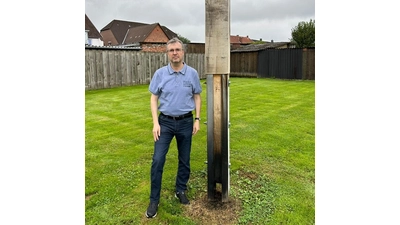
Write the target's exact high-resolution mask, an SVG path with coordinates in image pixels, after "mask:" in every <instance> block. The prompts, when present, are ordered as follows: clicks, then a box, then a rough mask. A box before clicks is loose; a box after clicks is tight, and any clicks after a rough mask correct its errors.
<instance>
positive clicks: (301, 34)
mask: <svg viewBox="0 0 400 225" xmlns="http://www.w3.org/2000/svg"><path fill="white" fill-rule="evenodd" d="M290 41H292V42H293V43H294V44H295V45H296V47H297V48H307V47H315V20H312V19H310V22H304V21H302V22H299V24H298V25H297V26H295V27H294V28H292V39H291V40H290Z"/></svg>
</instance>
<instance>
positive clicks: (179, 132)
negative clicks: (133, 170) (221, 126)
mask: <svg viewBox="0 0 400 225" xmlns="http://www.w3.org/2000/svg"><path fill="white" fill-rule="evenodd" d="M167 54H168V59H169V61H170V63H169V64H168V65H167V66H164V67H162V68H160V69H158V70H157V71H156V72H155V73H154V76H153V78H152V80H151V82H150V86H149V91H150V92H151V97H150V107H151V115H152V118H153V138H154V154H153V162H152V164H151V191H150V204H149V207H148V208H147V211H146V217H147V218H154V217H155V216H156V215H157V210H158V205H159V201H160V192H161V181H162V174H163V168H164V164H165V157H166V154H167V152H168V150H169V146H170V143H171V141H172V139H173V137H175V139H176V143H177V148H178V160H179V164H178V171H177V176H176V184H175V190H176V193H175V197H177V198H178V199H179V201H180V203H181V204H189V200H188V199H187V197H186V194H185V191H186V190H187V182H188V180H189V175H190V151H191V145H192V135H195V134H196V133H197V132H198V131H199V130H200V107H201V97H200V93H201V91H202V88H201V84H200V79H199V75H198V73H197V71H196V70H195V69H193V68H192V67H190V66H188V65H187V64H186V63H185V62H184V61H183V59H184V50H183V43H182V41H180V40H179V39H178V38H173V39H171V40H169V41H168V43H167ZM158 102H159V103H160V104H158ZM193 110H195V119H194V121H193V113H192V111H193ZM158 111H160V114H158Z"/></svg>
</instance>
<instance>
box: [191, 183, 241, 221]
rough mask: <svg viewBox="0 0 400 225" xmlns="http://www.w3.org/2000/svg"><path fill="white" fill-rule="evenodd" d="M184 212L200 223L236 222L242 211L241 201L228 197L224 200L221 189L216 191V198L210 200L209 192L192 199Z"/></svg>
mask: <svg viewBox="0 0 400 225" xmlns="http://www.w3.org/2000/svg"><path fill="white" fill-rule="evenodd" d="M184 208H185V210H184V213H185V215H187V216H188V217H190V218H192V219H193V220H195V221H197V222H198V223H199V224H224V225H228V224H236V223H237V220H238V217H239V213H240V211H241V202H240V201H238V200H235V199H233V198H232V197H229V198H228V201H227V202H222V195H221V192H220V191H216V192H215V197H214V200H208V197H207V194H204V195H202V196H201V197H199V198H198V199H192V200H191V201H190V205H189V206H188V207H184Z"/></svg>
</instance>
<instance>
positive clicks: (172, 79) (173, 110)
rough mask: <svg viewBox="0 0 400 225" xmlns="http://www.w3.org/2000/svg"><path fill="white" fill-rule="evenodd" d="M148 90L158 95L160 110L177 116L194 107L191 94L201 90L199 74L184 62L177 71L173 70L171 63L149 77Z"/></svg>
mask: <svg viewBox="0 0 400 225" xmlns="http://www.w3.org/2000/svg"><path fill="white" fill-rule="evenodd" d="M149 91H150V92H151V93H153V94H154V95H157V96H158V99H159V101H160V104H159V106H158V110H159V111H160V112H162V113H163V114H165V115H169V116H179V115H182V114H185V113H188V112H191V111H193V110H194V109H195V108H196V106H195V103H194V98H193V95H194V94H200V93H201V91H202V90H201V85H200V78H199V74H198V73H197V71H196V70H195V69H194V68H192V67H190V66H188V65H187V64H186V63H185V64H184V65H183V68H182V69H181V70H180V71H179V72H175V71H174V70H173V69H172V67H171V64H168V65H167V66H164V67H161V68H160V69H158V70H157V71H156V72H155V73H154V76H153V78H152V79H151V82H150V86H149Z"/></svg>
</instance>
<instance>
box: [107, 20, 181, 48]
mask: <svg viewBox="0 0 400 225" xmlns="http://www.w3.org/2000/svg"><path fill="white" fill-rule="evenodd" d="M100 34H101V36H102V37H103V41H104V45H109V46H126V47H129V46H136V47H137V46H139V47H141V49H142V51H144V52H165V51H166V45H165V44H166V43H167V42H168V40H170V39H171V38H173V37H177V36H178V35H177V34H176V33H174V32H173V31H171V30H170V29H168V28H167V27H165V26H161V25H160V24H159V23H153V24H146V23H137V22H130V21H123V20H113V21H111V22H110V23H109V24H107V25H106V26H105V27H104V28H103V29H101V31H100Z"/></svg>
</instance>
